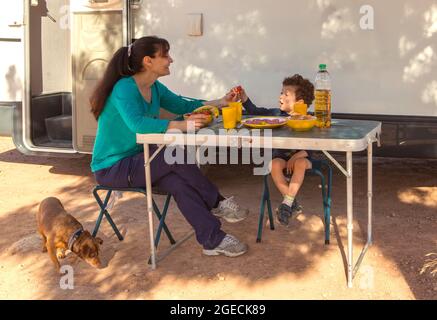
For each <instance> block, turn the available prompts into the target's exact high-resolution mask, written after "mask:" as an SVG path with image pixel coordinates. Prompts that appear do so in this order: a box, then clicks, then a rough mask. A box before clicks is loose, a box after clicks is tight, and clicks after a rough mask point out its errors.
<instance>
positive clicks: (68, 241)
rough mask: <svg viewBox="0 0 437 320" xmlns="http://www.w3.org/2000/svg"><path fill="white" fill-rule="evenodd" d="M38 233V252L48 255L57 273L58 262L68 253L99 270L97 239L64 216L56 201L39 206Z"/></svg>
mask: <svg viewBox="0 0 437 320" xmlns="http://www.w3.org/2000/svg"><path fill="white" fill-rule="evenodd" d="M36 221H37V224H38V232H39V233H40V234H41V236H42V238H43V248H42V251H43V252H46V251H48V253H49V256H50V259H52V261H53V263H54V264H55V267H56V270H57V271H58V272H59V271H60V264H59V261H58V258H59V259H63V258H65V251H66V250H67V249H68V250H70V251H72V252H73V253H75V254H76V255H78V256H79V257H80V258H81V259H83V260H85V262H87V263H88V264H90V265H92V266H93V267H96V268H100V267H101V262H100V257H99V245H101V244H102V243H103V240H102V239H100V238H93V237H92V236H91V234H90V233H89V232H88V231H86V230H83V227H82V225H81V224H80V223H79V221H77V220H76V219H75V218H74V217H73V216H72V215H70V214H68V213H67V212H66V211H65V209H64V207H63V205H62V203H61V201H59V199H57V198H54V197H50V198H46V199H44V200H43V201H42V202H41V204H40V205H39V210H38V212H37V214H36Z"/></svg>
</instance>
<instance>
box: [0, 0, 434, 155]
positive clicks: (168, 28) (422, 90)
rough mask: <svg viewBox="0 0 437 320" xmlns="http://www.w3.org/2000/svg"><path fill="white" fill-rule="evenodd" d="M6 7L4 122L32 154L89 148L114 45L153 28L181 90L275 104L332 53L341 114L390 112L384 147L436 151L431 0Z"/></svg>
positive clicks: (17, 0)
mask: <svg viewBox="0 0 437 320" xmlns="http://www.w3.org/2000/svg"><path fill="white" fill-rule="evenodd" d="M0 12H1V13H0V51H1V59H0V75H1V77H0V134H11V135H12V136H13V138H14V142H15V144H16V146H17V148H18V149H19V150H20V151H21V152H23V153H26V154H44V155H47V154H50V155H55V154H59V155H60V154H70V155H71V156H73V155H75V154H79V153H90V152H92V147H93V142H94V137H95V131H96V121H95V120H94V118H93V117H92V115H91V113H90V111H89V103H88V97H89V95H90V92H91V91H92V89H93V88H94V86H95V84H96V82H97V81H98V79H99V78H100V77H101V76H102V74H103V71H104V69H105V67H106V65H107V62H108V60H109V59H110V58H111V56H112V54H113V53H114V52H115V51H116V50H117V49H118V48H119V47H121V46H123V45H127V44H129V43H130V42H131V41H132V40H133V39H135V38H137V37H141V36H143V35H151V34H154V35H158V36H161V37H164V38H166V39H168V40H169V42H170V45H171V54H172V57H173V58H174V60H175V62H174V64H173V65H172V69H171V71H172V74H171V75H170V76H168V77H166V78H164V79H163V81H164V82H165V83H166V84H167V85H168V86H169V87H170V88H171V89H172V90H173V91H175V92H180V93H182V94H183V95H185V96H192V97H199V98H205V99H209V98H215V97H217V96H220V95H223V94H224V93H225V92H226V91H227V90H228V89H229V88H230V87H231V86H234V85H237V84H242V85H243V86H244V87H245V88H246V91H247V92H248V94H249V96H250V97H251V98H252V100H253V101H255V102H256V103H257V104H259V105H263V106H272V107H276V102H277V96H278V93H279V90H280V87H281V82H282V80H283V78H284V77H286V76H288V75H292V74H294V73H300V74H302V75H304V76H305V77H308V78H310V79H314V76H315V73H316V71H317V66H318V64H319V63H326V64H327V65H328V70H329V71H330V73H331V76H332V79H333V113H334V117H337V118H360V119H376V120H380V121H382V122H383V135H382V142H383V147H382V148H378V150H377V151H376V154H377V155H386V156H406V157H427V158H436V157H437V118H436V116H437V78H436V74H437V72H436V71H437V45H436V44H437V41H436V37H437V28H436V25H437V18H436V17H437V5H436V4H435V1H434V0H422V1H420V2H417V1H414V0H386V1H376V0H369V1H350V0H308V1H297V0H296V1H294V0H292V1H290V0H275V1H264V0H242V1H237V2H236V1H230V0H207V1H198V0H14V1H0Z"/></svg>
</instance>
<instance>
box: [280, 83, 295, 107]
mask: <svg viewBox="0 0 437 320" xmlns="http://www.w3.org/2000/svg"><path fill="white" fill-rule="evenodd" d="M295 103H296V90H295V88H294V87H293V86H282V91H281V95H280V96H279V108H280V109H281V110H282V111H284V112H288V113H290V112H293V108H294V104H295Z"/></svg>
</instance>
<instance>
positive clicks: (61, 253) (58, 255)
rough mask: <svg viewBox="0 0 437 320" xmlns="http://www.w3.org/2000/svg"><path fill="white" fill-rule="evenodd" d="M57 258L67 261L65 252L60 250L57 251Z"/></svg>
mask: <svg viewBox="0 0 437 320" xmlns="http://www.w3.org/2000/svg"><path fill="white" fill-rule="evenodd" d="M56 257H57V258H58V259H65V250H62V249H58V250H57V251H56Z"/></svg>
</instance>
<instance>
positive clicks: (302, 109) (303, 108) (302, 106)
mask: <svg viewBox="0 0 437 320" xmlns="http://www.w3.org/2000/svg"><path fill="white" fill-rule="evenodd" d="M293 108H294V112H296V113H299V114H301V115H304V116H305V115H306V114H307V111H308V106H307V104H306V103H302V102H297V103H295V104H294V107H293Z"/></svg>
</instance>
